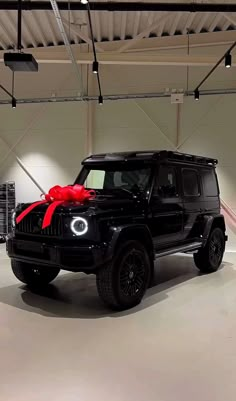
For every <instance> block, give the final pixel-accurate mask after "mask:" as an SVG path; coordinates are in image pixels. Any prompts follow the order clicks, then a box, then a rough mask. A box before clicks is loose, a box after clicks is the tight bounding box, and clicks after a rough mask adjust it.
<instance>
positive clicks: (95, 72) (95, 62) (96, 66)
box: [93, 61, 98, 74]
mask: <svg viewBox="0 0 236 401" xmlns="http://www.w3.org/2000/svg"><path fill="white" fill-rule="evenodd" d="M93 73H94V74H97V73H98V62H97V61H94V62H93Z"/></svg>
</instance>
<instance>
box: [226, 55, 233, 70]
mask: <svg viewBox="0 0 236 401" xmlns="http://www.w3.org/2000/svg"><path fill="white" fill-rule="evenodd" d="M231 64H232V56H231V54H230V53H227V54H226V56H225V67H226V68H230V67H231Z"/></svg>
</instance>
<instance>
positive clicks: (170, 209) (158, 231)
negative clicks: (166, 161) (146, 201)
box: [149, 165, 183, 249]
mask: <svg viewBox="0 0 236 401" xmlns="http://www.w3.org/2000/svg"><path fill="white" fill-rule="evenodd" d="M178 176H179V174H178V167H175V166H174V165H173V166H170V165H168V166H166V165H160V166H159V169H158V171H157V173H156V175H155V180H154V187H153V192H152V197H151V201H150V211H151V214H150V219H149V221H150V224H149V228H150V230H151V232H152V236H153V240H154V245H155V248H156V249H159V248H165V246H169V245H174V244H175V243H177V242H179V241H181V240H182V239H183V202H182V199H181V195H180V188H179V185H178Z"/></svg>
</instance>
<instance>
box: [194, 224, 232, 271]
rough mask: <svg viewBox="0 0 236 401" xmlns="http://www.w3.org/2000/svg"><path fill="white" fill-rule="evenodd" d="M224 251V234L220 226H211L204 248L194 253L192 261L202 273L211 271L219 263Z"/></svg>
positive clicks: (216, 267)
mask: <svg viewBox="0 0 236 401" xmlns="http://www.w3.org/2000/svg"><path fill="white" fill-rule="evenodd" d="M224 251H225V235H224V232H223V231H222V230H221V228H218V227H217V228H213V230H212V231H211V233H210V235H209V238H208V241H207V243H206V245H205V247H204V248H202V249H200V250H199V251H198V252H197V253H195V254H194V262H195V265H196V266H197V268H198V269H199V270H200V271H201V272H202V273H213V272H215V271H217V270H218V269H219V267H220V265H221V262H222V259H223V256H224Z"/></svg>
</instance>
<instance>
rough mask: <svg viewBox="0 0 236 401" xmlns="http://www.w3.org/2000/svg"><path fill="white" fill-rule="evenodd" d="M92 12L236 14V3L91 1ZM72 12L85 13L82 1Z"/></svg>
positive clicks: (41, 5) (13, 4) (5, 3)
mask: <svg viewBox="0 0 236 401" xmlns="http://www.w3.org/2000/svg"><path fill="white" fill-rule="evenodd" d="M90 6H91V10H94V11H168V12H170V11H182V12H193V13H196V12H202V13H204V12H211V13H212V12H229V13H231V12H236V3H209V2H207V3H195V2H181V3H168V2H162V3H148V2H144V1H142V2H118V1H114V2H112V1H97V2H96V1H91V2H90ZM17 7H18V1H16V0H15V1H13V0H2V1H1V2H0V10H17ZM58 7H59V10H65V11H67V10H68V1H59V2H58ZM22 9H23V10H51V5H50V1H30V0H25V1H23V2H22ZM70 9H71V10H79V11H85V10H86V9H85V6H84V4H82V3H81V2H80V1H73V2H71V3H70Z"/></svg>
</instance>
